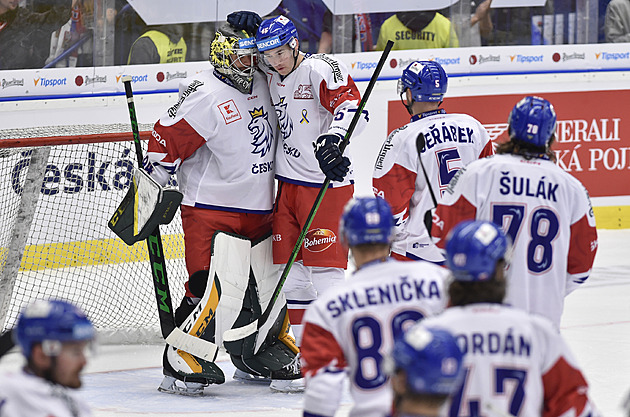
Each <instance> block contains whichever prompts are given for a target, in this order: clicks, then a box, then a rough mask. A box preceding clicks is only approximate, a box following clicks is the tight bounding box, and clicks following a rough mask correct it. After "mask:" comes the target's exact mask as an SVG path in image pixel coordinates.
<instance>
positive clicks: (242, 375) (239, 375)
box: [232, 368, 271, 384]
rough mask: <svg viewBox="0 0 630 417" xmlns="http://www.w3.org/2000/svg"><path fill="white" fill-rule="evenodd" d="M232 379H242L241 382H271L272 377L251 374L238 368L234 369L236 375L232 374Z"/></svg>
mask: <svg viewBox="0 0 630 417" xmlns="http://www.w3.org/2000/svg"><path fill="white" fill-rule="evenodd" d="M232 379H234V380H235V381H241V382H254V383H265V384H268V383H270V382H271V379H270V378H267V377H264V376H260V375H253V374H249V373H247V372H244V371H241V370H240V369H238V368H236V369H235V370H234V376H232Z"/></svg>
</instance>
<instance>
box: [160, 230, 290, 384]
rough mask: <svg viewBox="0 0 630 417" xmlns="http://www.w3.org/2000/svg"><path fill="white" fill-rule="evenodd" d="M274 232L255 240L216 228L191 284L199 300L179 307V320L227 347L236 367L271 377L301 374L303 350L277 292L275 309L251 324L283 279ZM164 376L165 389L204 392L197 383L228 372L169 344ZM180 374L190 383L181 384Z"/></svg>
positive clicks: (210, 381) (215, 380)
mask: <svg viewBox="0 0 630 417" xmlns="http://www.w3.org/2000/svg"><path fill="white" fill-rule="evenodd" d="M271 260H272V256H271V236H267V237H266V238H264V239H262V240H260V241H257V242H254V243H253V244H252V242H251V241H250V240H249V239H247V238H245V237H243V236H239V235H235V234H229V233H225V232H221V231H217V232H216V233H215V234H214V236H213V239H212V259H211V262H210V270H209V271H198V272H197V273H195V274H193V275H192V276H191V277H190V280H189V288H190V290H191V292H192V293H193V295H194V296H195V297H198V298H201V300H200V301H199V303H198V304H196V305H191V304H190V303H189V302H188V300H189V299H187V298H184V300H182V304H181V305H180V306H179V308H178V309H177V310H176V312H175V322H176V324H177V325H178V326H179V327H180V328H181V329H182V331H184V332H185V333H187V334H190V335H191V336H194V337H198V338H201V339H203V340H206V341H208V342H211V343H214V344H216V345H218V346H223V347H225V349H226V351H227V352H228V353H229V355H230V359H231V360H232V363H233V364H234V366H236V367H237V368H238V369H240V370H241V371H243V372H246V373H248V374H252V375H257V376H261V377H268V378H271V379H284V380H292V379H298V378H301V373H300V367H299V363H298V360H297V354H298V352H299V349H298V347H297V346H296V344H295V340H294V339H293V337H292V335H291V334H290V330H289V329H290V327H289V320H288V314H287V306H286V299H285V298H284V295H282V296H281V297H278V299H277V300H276V301H275V303H274V305H273V306H272V314H270V315H269V318H268V320H267V321H265V322H264V323H262V324H261V326H260V328H256V327H254V328H253V329H251V330H249V329H250V328H251V326H248V325H250V324H251V323H256V321H257V319H258V318H260V317H261V316H262V312H263V311H265V309H266V308H267V307H268V306H269V304H270V301H271V300H272V297H273V293H274V289H275V287H276V285H277V283H278V280H279V276H280V274H279V266H278V265H273V263H272V261H271ZM163 362H164V374H165V379H164V381H163V382H162V385H161V386H160V390H161V391H166V392H176V393H179V394H187V395H201V393H202V389H201V388H200V387H198V388H199V389H198V390H197V391H194V390H193V391H192V394H191V390H190V387H191V385H192V384H190V383H191V382H193V383H197V384H201V385H203V386H205V385H208V384H221V383H223V382H224V381H225V377H224V375H223V372H222V371H221V369H220V368H219V367H218V366H216V365H215V364H214V362H213V361H206V360H203V359H201V358H197V357H194V356H192V355H190V354H188V353H186V352H184V351H181V350H177V349H176V348H174V347H171V346H168V345H167V347H166V349H165V351H164V358H163ZM174 379H177V380H179V381H184V382H185V383H186V387H185V388H184V387H178V386H177V381H175V380H174Z"/></svg>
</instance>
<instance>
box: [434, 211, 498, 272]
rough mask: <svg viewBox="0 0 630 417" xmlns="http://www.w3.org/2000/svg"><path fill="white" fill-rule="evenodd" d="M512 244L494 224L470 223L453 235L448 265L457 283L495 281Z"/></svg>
mask: <svg viewBox="0 0 630 417" xmlns="http://www.w3.org/2000/svg"><path fill="white" fill-rule="evenodd" d="M509 249H510V241H509V240H508V238H507V236H506V235H505V234H504V233H503V231H502V230H501V228H500V227H499V226H497V225H496V224H494V223H490V222H487V221H479V220H467V221H463V222H461V223H459V224H458V225H457V226H455V227H454V228H453V230H452V231H451V232H450V233H449V236H448V237H447V242H446V264H447V265H448V267H449V269H450V270H451V272H452V273H453V275H454V277H455V279H456V280H457V281H485V280H488V279H490V278H491V277H492V274H493V273H494V270H495V269H496V265H497V262H498V261H499V260H501V259H506V258H507V257H508V256H507V255H506V254H507V252H508V250H509Z"/></svg>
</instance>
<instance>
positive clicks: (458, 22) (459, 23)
mask: <svg viewBox="0 0 630 417" xmlns="http://www.w3.org/2000/svg"><path fill="white" fill-rule="evenodd" d="M491 4H492V0H471V2H470V11H471V13H472V15H471V16H470V19H468V17H467V16H464V15H459V14H458V15H455V16H450V20H451V21H452V22H453V24H454V25H455V28H456V31H457V35H458V38H459V46H481V45H482V44H483V42H482V37H484V38H485V37H487V36H488V35H490V33H491V32H492V19H491V18H490V5H491Z"/></svg>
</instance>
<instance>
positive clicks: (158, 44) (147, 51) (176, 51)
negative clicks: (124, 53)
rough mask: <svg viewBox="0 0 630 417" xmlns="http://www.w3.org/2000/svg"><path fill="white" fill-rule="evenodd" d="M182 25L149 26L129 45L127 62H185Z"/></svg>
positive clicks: (130, 63)
mask: <svg viewBox="0 0 630 417" xmlns="http://www.w3.org/2000/svg"><path fill="white" fill-rule="evenodd" d="M183 35H184V26H183V25H158V26H149V27H148V28H147V31H146V32H145V33H143V34H142V35H141V36H140V37H139V38H138V39H137V40H136V41H135V42H134V43H133V45H132V46H131V51H130V52H129V59H128V61H127V64H129V65H134V64H167V63H172V62H186V51H187V46H186V41H185V40H184V36H183Z"/></svg>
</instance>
